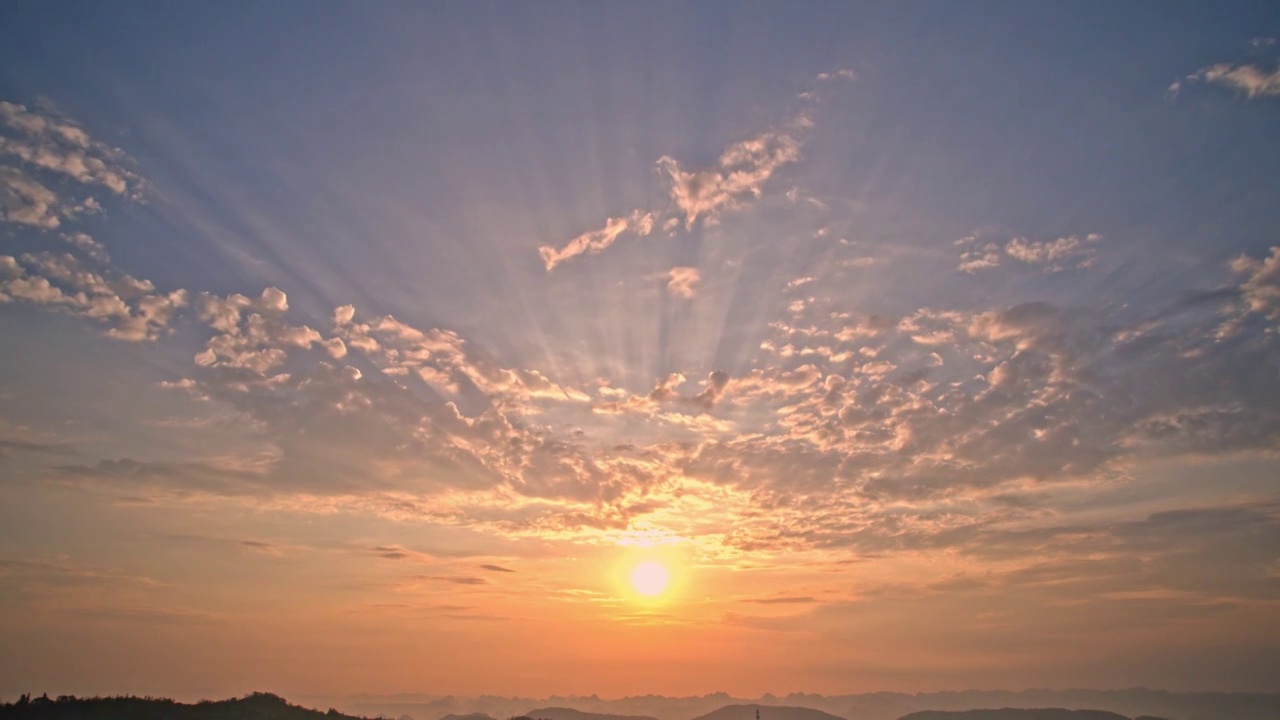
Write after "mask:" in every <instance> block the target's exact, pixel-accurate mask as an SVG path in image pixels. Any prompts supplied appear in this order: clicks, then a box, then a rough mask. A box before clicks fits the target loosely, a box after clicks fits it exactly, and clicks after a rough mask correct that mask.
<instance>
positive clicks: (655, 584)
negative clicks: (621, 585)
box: [631, 560, 671, 597]
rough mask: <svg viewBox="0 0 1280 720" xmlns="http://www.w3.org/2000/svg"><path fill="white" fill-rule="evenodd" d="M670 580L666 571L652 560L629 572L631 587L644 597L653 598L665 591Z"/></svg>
mask: <svg viewBox="0 0 1280 720" xmlns="http://www.w3.org/2000/svg"><path fill="white" fill-rule="evenodd" d="M670 579H671V576H670V574H669V573H668V572H667V569H666V568H665V567H663V566H662V565H659V564H658V563H656V562H654V561H652V560H648V561H645V562H642V563H640V564H639V565H637V566H636V569H635V570H633V571H631V584H632V586H634V587H635V589H636V592H638V593H640V594H641V595H644V596H646V597H654V596H656V595H658V594H659V593H661V592H662V591H663V590H666V589H667V582H668V581H669V580H670Z"/></svg>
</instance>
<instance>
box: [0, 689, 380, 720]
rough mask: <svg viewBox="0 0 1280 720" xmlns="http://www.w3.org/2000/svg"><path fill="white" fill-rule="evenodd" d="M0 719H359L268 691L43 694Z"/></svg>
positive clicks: (4, 711)
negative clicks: (233, 694)
mask: <svg viewBox="0 0 1280 720" xmlns="http://www.w3.org/2000/svg"><path fill="white" fill-rule="evenodd" d="M0 720H363V719H362V718H357V717H355V716H352V715H343V714H342V713H340V712H338V711H337V710H332V709H331V710H329V711H328V712H327V713H326V712H321V711H319V710H311V709H308V708H304V707H301V706H299V705H290V704H289V703H288V702H286V701H285V699H284V698H282V697H280V696H278V695H272V694H271V693H252V694H250V695H246V696H244V697H242V698H232V699H230V700H218V701H212V700H204V701H201V702H198V703H192V704H186V703H180V702H175V701H173V700H169V699H167V698H152V697H132V696H119V697H93V698H76V697H73V696H69V695H64V696H61V697H59V698H57V699H56V700H54V699H50V698H49V697H48V696H47V695H43V696H41V697H38V698H34V699H32V698H31V697H30V696H29V695H23V696H22V697H20V698H19V699H18V701H17V702H13V703H8V704H4V705H0Z"/></svg>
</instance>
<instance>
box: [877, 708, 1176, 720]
mask: <svg viewBox="0 0 1280 720" xmlns="http://www.w3.org/2000/svg"><path fill="white" fill-rule="evenodd" d="M899 720H1129V718H1127V717H1125V716H1124V715H1117V714H1116V713H1113V712H1107V711H1106V710H1066V709H1063V708H1001V709H999V710H922V711H920V712H913V713H911V714H909V715H903V716H902V717H901V718H899ZM1138 720H1142V719H1141V718H1139V719H1138ZM1148 720H1157V719H1156V718H1148Z"/></svg>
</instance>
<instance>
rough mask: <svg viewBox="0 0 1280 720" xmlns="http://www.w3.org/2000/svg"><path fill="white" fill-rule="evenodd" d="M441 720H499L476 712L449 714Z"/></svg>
mask: <svg viewBox="0 0 1280 720" xmlns="http://www.w3.org/2000/svg"><path fill="white" fill-rule="evenodd" d="M406 717H407V716H406ZM440 720H497V719H496V718H494V717H493V716H492V715H486V714H485V713H481V712H474V713H467V714H466V715H455V714H454V713H449V714H448V715H445V716H444V717H442V718H440Z"/></svg>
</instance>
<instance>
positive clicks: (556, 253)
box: [538, 210, 653, 272]
mask: <svg viewBox="0 0 1280 720" xmlns="http://www.w3.org/2000/svg"><path fill="white" fill-rule="evenodd" d="M652 231H653V213H646V212H641V211H639V210H635V211H633V212H632V213H631V214H630V215H627V216H626V217H619V218H609V219H608V220H606V221H605V224H604V227H603V228H601V229H599V230H592V231H591V232H586V233H583V234H581V235H579V236H578V237H576V238H574V239H572V240H570V241H569V242H568V243H567V244H566V245H565V246H564V247H563V248H560V249H558V250H557V249H556V248H554V247H552V246H550V245H543V246H542V247H540V248H538V254H539V255H541V256H542V262H543V264H544V265H546V268H547V272H551V271H552V270H554V269H555V268H556V266H557V265H559V264H560V263H562V262H564V261H565V260H569V259H570V258H575V257H577V256H579V255H584V254H588V255H594V254H596V253H599V252H601V251H603V250H604V249H605V248H607V247H609V246H610V245H613V243H614V242H615V241H616V240H617V239H618V236H619V235H622V234H623V233H625V232H632V233H635V234H636V235H637V236H639V237H644V236H645V235H648V234H649V233H650V232H652Z"/></svg>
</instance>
